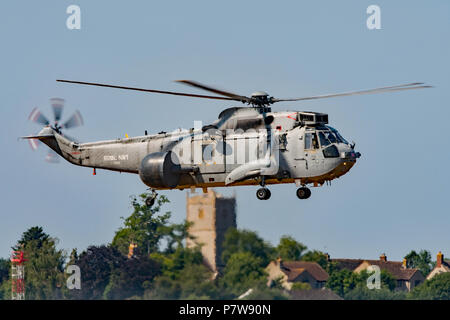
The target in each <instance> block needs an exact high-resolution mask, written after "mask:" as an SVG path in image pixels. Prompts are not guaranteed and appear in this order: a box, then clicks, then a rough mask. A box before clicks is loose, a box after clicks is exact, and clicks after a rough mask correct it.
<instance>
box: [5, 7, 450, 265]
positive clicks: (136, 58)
mask: <svg viewBox="0 0 450 320" xmlns="http://www.w3.org/2000/svg"><path fill="white" fill-rule="evenodd" d="M71 4H76V5H79V6H80V8H81V30H68V29H67V28H66V19H67V17H68V15H67V14H66V8H67V7H68V6H69V5H71ZM371 4H377V5H379V6H380V8H381V26H382V29H381V30H368V29H367V27H366V19H367V14H366V8H367V7H368V6H369V5H371ZM449 17H450V2H448V1H443V0H442V1H438V0H433V1H428V2H423V1H363V0H358V1H357V0H354V1H351V0H348V1H339V2H338V1H308V2H307V1H281V2H280V1H279V2H273V1H245V2H243V1H227V2H218V1H170V2H168V1H159V2H156V1H133V2H123V1H87V0H71V1H39V2H36V1H8V2H5V3H3V4H2V10H1V11H0V41H1V50H0V66H1V72H0V86H1V88H2V90H0V98H1V101H2V108H0V113H1V114H0V115H1V119H2V126H1V128H0V130H1V136H0V143H1V150H2V157H1V158H2V160H1V166H0V176H1V177H2V178H1V180H0V181H1V183H0V194H1V200H2V201H1V204H0V206H1V210H0V212H1V222H0V256H1V257H7V256H8V255H9V251H10V247H11V246H12V245H14V244H15V242H16V241H17V239H18V238H19V237H20V235H21V233H22V232H23V231H24V230H26V229H27V228H28V227H31V226H34V225H40V226H43V227H44V229H45V231H46V232H48V233H50V234H51V235H52V236H55V237H58V238H59V239H60V244H59V246H60V247H61V248H65V249H67V250H69V251H70V249H71V248H74V247H76V248H78V249H79V250H83V249H84V248H86V247H87V246H88V245H90V244H103V243H107V242H109V241H110V240H111V239H112V237H113V235H114V232H115V230H117V228H119V227H120V226H121V220H120V217H121V216H127V215H128V214H129V213H131V209H130V204H129V195H131V194H138V193H141V192H143V191H145V189H146V188H145V186H144V185H143V184H142V183H141V181H140V179H139V177H138V176H137V175H128V174H119V173H113V172H107V171H102V170H98V172H97V175H96V176H92V172H91V170H89V169H87V168H80V167H76V166H72V165H70V164H68V163H66V162H61V163H60V164H58V165H51V164H48V163H46V162H45V161H44V157H45V153H46V150H44V148H42V149H41V150H38V151H37V152H33V151H32V150H31V149H30V148H29V147H28V144H27V143H26V142H24V141H18V140H17V137H19V136H22V135H27V134H31V133H34V132H37V131H38V130H39V127H38V126H37V125H35V124H33V123H30V122H29V121H27V117H28V115H29V113H30V111H31V110H32V108H33V107H35V106H38V107H40V108H41V110H42V111H43V112H44V113H45V114H46V115H47V116H49V117H50V116H51V109H50V105H49V101H48V99H49V98H51V97H62V98H64V99H65V100H66V109H65V114H64V115H63V117H64V116H65V117H66V118H67V117H68V116H69V115H70V114H71V112H73V111H74V110H75V109H79V110H80V111H81V113H82V114H83V116H84V119H85V126H84V127H82V128H77V129H74V130H72V131H71V132H70V133H69V134H71V135H74V136H76V137H78V138H79V139H80V140H82V141H93V140H101V139H110V138H117V137H123V136H124V135H125V133H127V134H128V135H129V136H135V135H142V134H143V132H144V130H148V131H149V132H159V131H161V130H166V131H170V130H173V129H176V128H178V127H183V128H190V127H192V126H193V121H194V120H203V121H204V122H208V121H213V120H214V119H216V117H217V115H218V114H219V112H220V111H221V110H222V109H224V108H226V107H228V106H230V104H229V103H227V102H223V101H222V102H221V101H208V100H201V99H197V100H195V99H190V98H182V97H172V96H164V95H152V94H144V93H139V92H131V91H130V92H125V91H120V90H112V89H104V88H90V87H82V86H75V85H67V84H59V83H57V82H55V79H58V78H66V79H74V80H82V81H98V82H106V83H112V84H122V85H129V86H139V87H144V88H153V89H160V90H180V91H191V92H197V91H195V90H194V89H192V90H191V89H189V88H184V87H183V86H181V85H178V84H175V83H173V82H172V80H175V79H194V80H197V81H200V82H203V83H206V84H211V85H217V86H219V87H222V88H225V89H229V90H231V91H235V92H238V93H241V94H244V95H247V94H250V93H251V92H253V91H256V90H264V91H267V92H269V93H270V94H271V95H273V96H275V97H296V96H307V95H315V94H323V93H331V92H339V91H348V90H357V89H366V88H371V87H378V86H385V85H394V84H402V83H408V82H415V81H424V82H426V83H428V84H432V85H434V86H435V88H433V89H427V90H417V91H409V92H403V93H393V94H380V95H373V96H355V97H346V98H337V99H330V100H322V101H311V102H303V103H285V104H281V103H280V105H279V106H276V108H277V110H313V111H319V112H326V113H328V114H329V118H330V124H331V125H332V126H333V127H335V128H337V129H338V130H339V131H340V132H341V134H342V135H343V136H344V137H345V138H346V139H347V140H354V141H355V142H356V149H357V151H359V152H361V154H362V157H361V158H360V160H359V161H358V163H357V164H356V165H355V166H354V167H353V169H352V170H351V171H350V172H349V173H348V174H347V175H345V176H343V177H341V178H340V179H338V180H335V181H333V183H332V185H331V187H325V186H324V187H322V188H313V189H312V196H311V198H310V199H309V200H307V201H300V200H298V199H297V198H296V196H295V190H296V188H295V186H294V185H282V186H273V187H272V188H271V190H272V198H271V199H270V200H269V201H259V200H257V199H256V196H255V192H256V187H241V188H235V189H232V188H231V189H230V188H228V189H218V191H219V192H222V193H224V194H227V195H229V194H231V193H232V192H233V191H235V192H236V195H237V203H238V221H237V222H238V226H239V227H241V228H248V229H251V230H255V231H257V232H258V233H259V235H260V236H262V237H263V238H265V239H267V240H268V241H270V242H272V243H274V244H275V243H276V242H277V240H278V239H279V237H280V236H281V235H284V234H289V235H292V236H294V237H295V238H296V239H298V240H299V241H301V242H303V243H305V244H306V245H307V246H308V247H310V248H313V249H318V250H323V251H327V252H329V253H330V255H331V256H332V257H348V258H377V257H378V256H379V254H380V253H382V252H384V253H386V255H387V256H388V259H395V260H399V259H401V258H402V257H403V256H404V255H405V254H406V253H408V252H409V251H410V250H411V249H415V250H419V249H422V248H423V249H428V250H431V252H432V254H433V256H435V254H436V252H437V251H438V250H442V252H444V253H447V254H448V255H450V247H449V244H450V232H449V225H450V215H449V209H448V185H447V182H448V181H449V178H450V177H449V176H450V174H449V172H450V170H449V169H448V164H449V160H450V159H449V158H450V151H449V141H448V140H449V139H448V136H449V135H448V122H447V121H448V120H447V119H448V118H449V116H450V111H449V108H448V104H449V101H450V90H449V85H450V80H449V74H450V63H449V59H448V57H449V56H450V42H449V39H450V19H449ZM162 194H165V195H166V196H168V197H169V199H170V200H171V204H170V205H168V206H167V209H168V210H170V211H172V213H173V221H176V222H178V221H181V220H182V219H184V217H185V197H186V192H185V191H167V192H166V191H165V192H162Z"/></svg>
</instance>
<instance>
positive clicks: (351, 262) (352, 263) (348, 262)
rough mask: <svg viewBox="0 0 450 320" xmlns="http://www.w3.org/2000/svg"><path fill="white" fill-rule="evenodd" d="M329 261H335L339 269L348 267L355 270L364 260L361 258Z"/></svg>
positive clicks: (332, 260)
mask: <svg viewBox="0 0 450 320" xmlns="http://www.w3.org/2000/svg"><path fill="white" fill-rule="evenodd" d="M330 261H331V262H334V263H336V267H337V268H338V269H339V270H342V269H348V270H350V271H353V270H355V269H356V268H357V267H359V265H360V264H361V263H363V262H364V260H363V259H331V260H330Z"/></svg>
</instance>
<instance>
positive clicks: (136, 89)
mask: <svg viewBox="0 0 450 320" xmlns="http://www.w3.org/2000/svg"><path fill="white" fill-rule="evenodd" d="M56 81H58V82H67V83H75V84H84V85H89V86H98V87H107V88H115V89H125V90H135V91H143V92H153V93H162V94H171V95H175V96H186V97H194V98H205V99H218V100H234V99H231V98H225V97H214V96H205V95H200V94H191V93H182V92H173V91H161V90H152V89H142V88H133V87H123V86H114V85H109V84H102V83H94V82H82V81H71V80H56Z"/></svg>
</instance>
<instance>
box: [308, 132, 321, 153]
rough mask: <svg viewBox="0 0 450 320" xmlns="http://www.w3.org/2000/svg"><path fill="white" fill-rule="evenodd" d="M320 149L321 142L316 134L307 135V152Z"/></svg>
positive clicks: (309, 133)
mask: <svg viewBox="0 0 450 320" xmlns="http://www.w3.org/2000/svg"><path fill="white" fill-rule="evenodd" d="M311 149H319V142H318V140H317V135H316V133H315V132H307V133H305V150H311Z"/></svg>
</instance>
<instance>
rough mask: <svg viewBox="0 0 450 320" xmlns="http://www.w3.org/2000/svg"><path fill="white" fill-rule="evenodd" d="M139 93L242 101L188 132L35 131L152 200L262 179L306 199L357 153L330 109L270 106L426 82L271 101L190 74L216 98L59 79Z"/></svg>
mask: <svg viewBox="0 0 450 320" xmlns="http://www.w3.org/2000/svg"><path fill="white" fill-rule="evenodd" d="M57 81H59V82H65V83H72V84H81V85H90V86H100V87H108V88H116V89H125V90H135V91H142V92H151V93H160V94H170V95H178V96H187V97H195V98H204V99H218V100H228V101H238V102H241V103H244V104H247V105H248V106H245V107H231V108H228V109H225V110H223V111H222V112H221V113H220V114H219V117H218V119H217V120H216V121H214V122H213V123H211V124H208V125H205V126H199V127H196V128H192V129H189V130H181V129H179V130H175V131H173V132H170V133H167V132H160V133H158V134H152V135H148V134H147V131H146V132H145V135H144V136H139V137H132V138H128V137H127V138H123V139H115V140H108V141H97V142H88V143H78V142H76V141H73V140H71V139H68V138H67V137H66V136H64V135H62V134H61V131H60V128H59V127H57V126H52V125H50V124H48V123H45V124H46V126H45V127H44V128H43V129H42V130H41V131H40V132H39V134H37V135H35V136H27V137H23V138H25V139H38V140H40V141H41V142H43V143H44V144H46V145H47V146H48V147H50V148H51V149H52V150H54V151H55V152H56V153H57V154H58V155H60V156H61V157H63V158H64V159H66V160H67V161H69V162H70V163H72V164H75V165H79V166H83V167H91V168H94V174H95V172H96V171H95V170H96V169H105V170H112V171H119V172H128V173H135V174H139V176H140V178H141V180H142V182H143V183H144V184H146V185H147V186H148V187H150V188H151V189H152V190H153V193H152V196H150V197H149V198H148V199H147V205H152V204H153V202H154V199H155V196H156V192H155V190H163V189H179V190H183V189H186V188H190V189H191V190H195V188H202V189H203V191H204V192H206V191H207V188H209V187H225V186H244V185H260V186H261V187H260V188H259V189H258V190H257V192H256V196H257V198H258V199H260V200H267V199H269V198H270V196H271V192H270V190H269V189H268V188H267V185H271V184H280V183H295V184H296V186H297V187H298V189H297V192H296V194H297V197H298V198H299V199H308V198H309V197H310V196H311V191H310V189H309V188H308V187H307V186H308V185H312V186H314V187H317V186H322V185H323V184H324V183H329V182H330V181H331V180H333V179H336V178H339V177H340V176H342V175H344V174H346V173H347V172H348V171H349V170H350V169H351V168H352V167H353V165H354V164H355V163H356V159H358V158H359V157H360V156H361V154H360V153H359V152H356V151H355V150H354V148H355V145H354V144H350V143H349V142H347V140H345V139H344V137H342V136H341V135H340V134H339V132H338V131H337V130H336V129H334V128H333V127H331V126H329V125H328V115H327V114H324V113H318V112H306V111H277V112H273V111H272V110H271V105H272V104H274V103H277V102H293V101H306V100H314V99H324V98H334V97H342V96H351V95H362V94H374V93H382V92H394V91H404V90H414V89H423V88H430V87H431V86H428V85H424V84H423V83H417V82H416V83H408V84H403V85H396V86H390V87H382V88H376V89H370V90H361V91H353V92H345V93H335V94H327V95H319V96H310V97H302V98H293V99H277V98H274V97H271V96H269V95H268V94H267V93H266V92H255V93H253V94H252V95H251V96H250V97H247V96H243V95H238V94H234V93H231V92H227V91H223V90H219V89H216V88H212V87H209V86H206V85H203V84H200V83H198V82H195V81H191V80H178V82H179V83H182V84H185V85H189V86H192V87H195V88H198V89H202V90H206V91H209V92H212V93H214V94H217V95H218V96H210V95H199V94H191V93H182V92H172V91H161V90H151V89H142V88H133V87H124V86H116V85H109V84H102V83H93V82H81V81H71V80H57Z"/></svg>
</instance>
